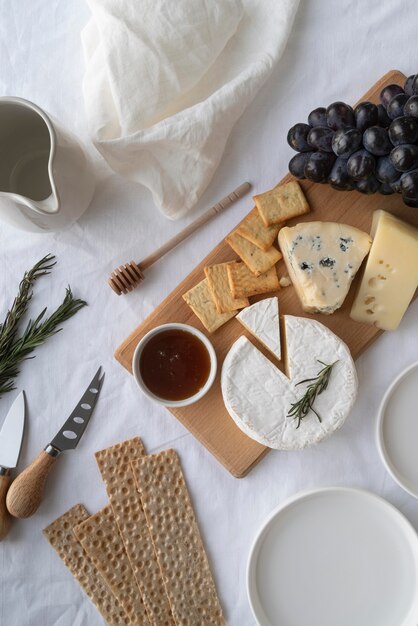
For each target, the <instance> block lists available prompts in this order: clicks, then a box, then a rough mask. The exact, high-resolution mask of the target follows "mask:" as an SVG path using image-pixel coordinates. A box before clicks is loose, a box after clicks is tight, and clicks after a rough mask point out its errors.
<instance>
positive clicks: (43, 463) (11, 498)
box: [6, 450, 56, 518]
mask: <svg viewBox="0 0 418 626" xmlns="http://www.w3.org/2000/svg"><path fill="white" fill-rule="evenodd" d="M55 460H56V457H54V456H51V455H50V454H48V453H47V452H45V451H44V450H42V452H41V453H40V454H38V456H37V457H36V459H35V460H34V461H32V463H31V464H30V465H28V467H27V468H26V469H25V470H23V472H22V473H21V474H19V476H18V477H17V478H16V479H15V480H14V481H13V482H12V484H11V486H10V488H9V491H8V492H7V497H6V505H7V509H8V511H9V513H10V515H13V517H20V518H22V517H30V516H31V515H33V514H34V513H35V511H37V509H38V507H39V505H40V504H41V501H42V496H43V493H44V487H45V483H46V479H47V478H48V474H49V472H50V470H51V468H52V466H53V465H54V463H55Z"/></svg>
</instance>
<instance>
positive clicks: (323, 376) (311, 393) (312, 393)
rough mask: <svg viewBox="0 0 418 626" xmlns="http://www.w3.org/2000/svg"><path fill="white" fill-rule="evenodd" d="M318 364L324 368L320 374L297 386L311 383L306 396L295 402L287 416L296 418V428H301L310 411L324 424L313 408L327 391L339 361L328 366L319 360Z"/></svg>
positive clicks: (306, 379) (302, 381)
mask: <svg viewBox="0 0 418 626" xmlns="http://www.w3.org/2000/svg"><path fill="white" fill-rule="evenodd" d="M317 361H318V363H321V365H323V366H324V367H323V368H322V369H321V370H320V371H319V372H318V374H317V376H315V377H314V378H305V380H301V381H300V382H299V383H297V385H302V384H303V383H311V384H310V385H308V387H307V388H306V391H305V394H304V395H303V396H302V397H301V398H300V400H298V401H297V402H293V403H292V404H291V408H290V410H289V412H288V414H287V417H294V418H295V419H296V420H297V422H298V424H297V426H296V428H299V426H300V423H301V421H302V420H303V418H304V417H306V416H307V414H308V413H309V411H313V413H315V415H316V417H317V418H318V420H319V421H320V422H322V419H321V416H320V415H319V413H318V412H317V411H315V409H314V408H313V404H314V402H315V400H316V398H317V396H319V395H320V394H321V393H322V392H323V391H325V389H326V388H327V387H328V383H329V379H330V376H331V371H332V368H333V367H334V365H335V364H336V363H337V361H334V363H331V364H330V365H327V364H326V363H323V361H320V360H319V359H317Z"/></svg>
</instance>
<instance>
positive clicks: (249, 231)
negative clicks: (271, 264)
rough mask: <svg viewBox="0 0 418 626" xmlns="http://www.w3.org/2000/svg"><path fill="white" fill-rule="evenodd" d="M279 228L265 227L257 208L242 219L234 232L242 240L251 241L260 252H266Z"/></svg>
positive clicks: (275, 226)
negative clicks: (242, 238)
mask: <svg viewBox="0 0 418 626" xmlns="http://www.w3.org/2000/svg"><path fill="white" fill-rule="evenodd" d="M279 230H280V226H277V225H276V224H274V225H273V226H266V225H265V224H264V222H263V220H262V219H261V217H260V213H259V212H258V209H257V207H254V208H253V210H252V211H250V213H248V215H247V217H245V218H244V219H243V221H242V222H241V224H239V225H238V226H237V228H236V229H235V232H236V233H238V235H241V237H244V239H248V241H251V243H253V244H254V245H255V246H257V248H260V250H264V251H266V250H268V249H269V248H271V246H272V245H273V243H274V241H275V239H276V237H277V235H278V234H279Z"/></svg>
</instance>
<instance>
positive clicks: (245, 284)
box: [228, 263, 280, 297]
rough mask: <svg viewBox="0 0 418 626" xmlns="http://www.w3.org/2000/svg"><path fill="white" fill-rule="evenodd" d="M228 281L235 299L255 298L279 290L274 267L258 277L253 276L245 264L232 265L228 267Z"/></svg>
mask: <svg viewBox="0 0 418 626" xmlns="http://www.w3.org/2000/svg"><path fill="white" fill-rule="evenodd" d="M228 279H229V284H230V286H231V291H232V293H233V294H234V296H235V297H242V296H246V297H249V296H256V295H258V294H260V293H269V292H270V291H277V290H278V289H280V283H279V277H278V276H277V270H276V268H275V267H271V268H270V269H269V270H267V272H264V274H261V275H260V276H254V274H253V273H252V272H250V270H249V269H248V267H247V266H246V265H245V263H234V264H231V265H230V266H229V267H228Z"/></svg>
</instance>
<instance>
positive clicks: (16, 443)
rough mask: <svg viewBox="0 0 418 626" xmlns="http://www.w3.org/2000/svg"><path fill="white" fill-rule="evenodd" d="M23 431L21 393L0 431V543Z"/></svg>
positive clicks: (6, 528)
mask: <svg viewBox="0 0 418 626" xmlns="http://www.w3.org/2000/svg"><path fill="white" fill-rule="evenodd" d="M24 430H25V392H24V391H21V392H20V393H19V395H18V396H17V398H16V400H15V401H14V402H13V404H12V406H11V407H10V409H9V412H8V414H7V415H6V419H5V420H4V422H3V426H2V429H1V430H0V541H2V539H4V538H5V536H6V535H7V533H8V532H9V528H10V522H11V517H10V515H9V512H8V511H7V508H6V494H7V490H8V489H9V485H10V470H11V469H13V468H14V467H16V465H17V463H18V461H19V455H20V449H21V447H22V440H23V432H24Z"/></svg>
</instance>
